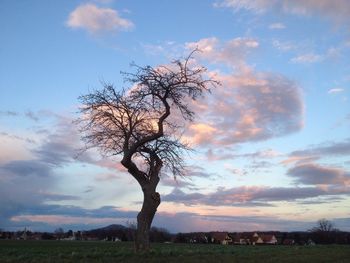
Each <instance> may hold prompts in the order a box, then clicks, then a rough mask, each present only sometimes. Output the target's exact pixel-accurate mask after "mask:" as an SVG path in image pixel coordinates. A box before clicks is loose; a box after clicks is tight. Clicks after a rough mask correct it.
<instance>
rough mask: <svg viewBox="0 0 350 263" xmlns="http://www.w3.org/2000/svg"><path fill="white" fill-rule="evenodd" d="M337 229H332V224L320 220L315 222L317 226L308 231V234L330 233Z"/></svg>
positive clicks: (325, 220)
mask: <svg viewBox="0 0 350 263" xmlns="http://www.w3.org/2000/svg"><path fill="white" fill-rule="evenodd" d="M336 230H337V229H336V228H335V227H334V224H333V223H332V222H331V221H329V220H327V219H325V218H322V219H320V220H318V221H317V225H316V226H315V227H313V228H311V229H310V232H331V231H336Z"/></svg>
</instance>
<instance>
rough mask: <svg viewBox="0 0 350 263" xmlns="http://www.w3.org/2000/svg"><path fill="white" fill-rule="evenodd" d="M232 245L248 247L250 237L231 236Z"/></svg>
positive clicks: (245, 235) (243, 235)
mask: <svg viewBox="0 0 350 263" xmlns="http://www.w3.org/2000/svg"><path fill="white" fill-rule="evenodd" d="M232 240H233V244H235V245H250V243H251V241H250V237H249V235H247V234H243V233H237V234H235V235H232Z"/></svg>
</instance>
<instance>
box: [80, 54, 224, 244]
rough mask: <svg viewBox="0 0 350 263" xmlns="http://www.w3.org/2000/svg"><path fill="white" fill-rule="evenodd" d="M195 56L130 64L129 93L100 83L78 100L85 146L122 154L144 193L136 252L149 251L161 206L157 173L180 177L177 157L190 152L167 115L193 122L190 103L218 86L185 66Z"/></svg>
mask: <svg viewBox="0 0 350 263" xmlns="http://www.w3.org/2000/svg"><path fill="white" fill-rule="evenodd" d="M195 51H197V50H194V51H193V52H191V54H190V55H189V56H188V57H187V58H185V59H181V60H174V61H172V62H171V63H170V64H169V65H167V66H158V67H151V66H145V67H140V66H137V65H133V66H134V67H136V72H135V73H123V74H124V77H125V80H126V81H127V82H128V83H130V84H131V85H130V88H129V89H128V90H122V91H118V90H116V89H115V88H114V87H113V86H112V85H107V84H105V85H104V87H103V89H102V90H96V91H93V92H91V93H89V94H87V95H83V96H80V97H79V100H80V102H81V103H82V107H81V114H82V117H81V118H80V119H79V122H80V124H81V132H82V139H83V140H84V141H85V142H86V145H87V147H98V148H99V149H100V150H101V151H102V153H104V154H106V155H121V157H122V160H121V164H122V165H123V166H124V167H125V168H126V169H127V170H128V172H129V173H130V174H131V175H132V176H133V177H134V178H135V179H136V180H137V182H138V183H139V185H140V186H141V189H142V191H143V196H144V200H143V205H142V209H141V211H140V212H139V214H138V216H137V229H136V239H135V249H136V250H148V249H149V231H150V227H151V224H152V221H153V218H154V215H155V213H156V211H157V207H158V206H159V204H160V202H161V200H160V195H159V193H158V192H156V187H157V185H158V183H159V180H160V171H161V169H162V168H163V167H165V168H167V169H168V170H169V171H170V172H171V173H172V174H173V175H174V176H178V175H183V169H184V160H183V157H182V156H183V153H184V151H186V150H189V147H188V146H187V145H186V144H184V143H183V142H182V141H181V140H180V135H181V132H180V130H181V129H180V128H181V125H180V123H179V121H174V120H170V119H169V116H170V115H171V114H174V112H177V113H178V115H179V116H180V120H182V121H193V119H194V112H193V111H192V110H191V109H190V107H189V102H190V101H191V100H196V99H197V98H198V97H200V96H201V95H202V94H203V92H206V91H209V88H210V86H216V85H217V84H218V82H217V81H215V80H213V79H212V78H210V77H207V76H206V75H205V73H206V68H204V67H198V66H196V67H190V66H189V64H190V62H191V59H192V58H193V53H194V52H195ZM178 119H179V118H177V120H178Z"/></svg>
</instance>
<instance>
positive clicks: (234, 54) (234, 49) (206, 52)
mask: <svg viewBox="0 0 350 263" xmlns="http://www.w3.org/2000/svg"><path fill="white" fill-rule="evenodd" d="M258 47H259V42H258V41H257V40H256V39H254V38H241V37H237V38H233V39H230V40H228V41H225V42H222V41H220V40H219V39H217V38H216V37H211V38H203V39H200V40H199V41H196V42H188V43H186V44H185V48H186V49H187V50H194V49H196V48H198V49H199V50H201V53H200V55H199V58H200V59H202V60H206V61H210V63H224V64H225V65H228V66H230V67H234V68H237V69H239V70H243V69H244V68H245V67H246V62H245V60H246V57H247V56H248V55H249V54H250V53H251V52H252V51H253V50H254V49H256V48H258Z"/></svg>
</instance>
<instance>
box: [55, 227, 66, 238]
mask: <svg viewBox="0 0 350 263" xmlns="http://www.w3.org/2000/svg"><path fill="white" fill-rule="evenodd" d="M54 233H55V235H56V237H57V238H58V239H61V238H63V237H64V230H63V228H62V227H59V228H56V229H55V232H54Z"/></svg>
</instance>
